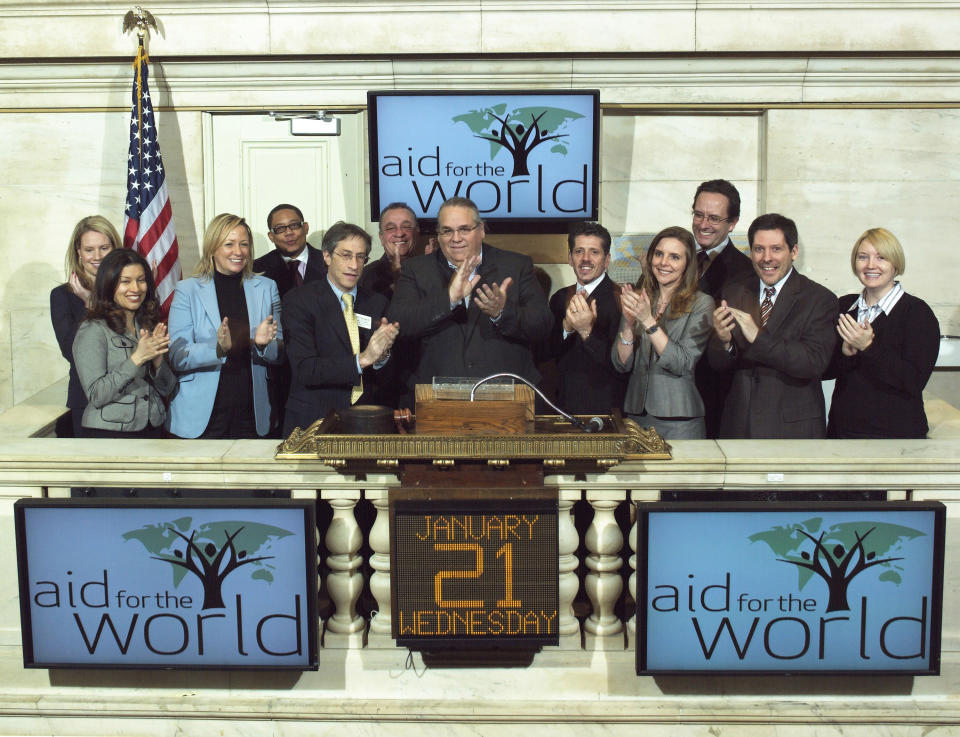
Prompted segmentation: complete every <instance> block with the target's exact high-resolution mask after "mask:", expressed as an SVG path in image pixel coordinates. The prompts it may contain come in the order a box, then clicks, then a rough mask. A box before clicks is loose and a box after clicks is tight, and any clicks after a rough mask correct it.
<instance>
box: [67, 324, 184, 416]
mask: <svg viewBox="0 0 960 737" xmlns="http://www.w3.org/2000/svg"><path fill="white" fill-rule="evenodd" d="M136 347H137V342H136V341H135V340H134V339H133V338H130V337H128V336H126V335H120V334H119V333H115V332H113V330H111V329H110V328H108V327H107V324H106V323H105V322H104V321H103V320H84V321H83V322H82V323H81V324H80V327H79V328H78V329H77V337H76V338H75V339H74V341H73V361H74V363H75V364H76V366H77V375H78V376H79V377H80V385H81V386H82V387H83V391H84V392H85V393H86V395H87V408H86V409H85V410H84V411H83V426H84V427H93V428H98V429H100V430H114V431H118V432H136V431H138V430H143V429H144V428H145V427H146V426H147V423H148V422H149V423H150V424H151V425H153V426H154V427H160V426H161V425H162V424H163V420H164V417H165V416H166V410H165V409H164V406H163V399H162V398H161V396H164V397H167V396H170V394H171V393H173V390H174V389H175V388H176V386H177V378H176V376H174V375H173V372H172V371H171V370H170V367H169V366H167V362H166V360H164V361H163V363H161V364H160V368H159V369H158V370H157V371H154V369H153V365H152V364H151V363H150V362H149V361H148V362H147V363H145V364H143V365H142V366H136V365H135V364H134V363H133V361H131V360H130V355H131V354H132V353H133V352H134V350H135V349H136Z"/></svg>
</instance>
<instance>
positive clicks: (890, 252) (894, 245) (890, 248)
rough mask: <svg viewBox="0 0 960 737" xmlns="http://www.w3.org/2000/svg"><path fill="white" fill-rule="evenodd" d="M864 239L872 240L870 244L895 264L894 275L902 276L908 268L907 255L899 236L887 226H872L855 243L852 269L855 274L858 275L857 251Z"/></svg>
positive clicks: (852, 254)
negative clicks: (904, 252) (898, 238)
mask: <svg viewBox="0 0 960 737" xmlns="http://www.w3.org/2000/svg"><path fill="white" fill-rule="evenodd" d="M864 241H870V245H872V246H873V247H874V248H876V249H877V253H879V254H880V256H882V257H883V258H885V259H886V260H887V261H889V262H890V263H891V264H892V265H893V270H894V272H895V273H894V276H900V275H901V274H902V273H903V272H904V271H906V270H907V257H906V256H904V255H903V246H901V245H900V241H898V240H897V236H895V235H894V234H893V233H891V232H890V231H889V230H887V229H886V228H870V229H869V230H868V231H866V232H865V233H864V234H863V235H861V236H860V237H859V238H857V242H856V243H854V244H853V252H852V253H851V254H850V269H851V270H852V271H853V274H854V276H856V275H857V251H859V250H860V246H861V245H862V244H863V242H864Z"/></svg>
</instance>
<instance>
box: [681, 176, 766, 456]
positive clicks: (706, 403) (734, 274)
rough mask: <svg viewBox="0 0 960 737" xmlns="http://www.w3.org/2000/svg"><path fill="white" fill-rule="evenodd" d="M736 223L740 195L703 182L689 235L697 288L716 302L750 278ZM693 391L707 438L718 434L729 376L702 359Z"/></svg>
mask: <svg viewBox="0 0 960 737" xmlns="http://www.w3.org/2000/svg"><path fill="white" fill-rule="evenodd" d="M739 220H740V192H738V191H737V188H736V187H735V186H733V184H732V183H731V182H728V181H727V180H726V179H711V180H710V181H708V182H703V183H702V184H701V185H700V186H699V187H697V191H696V193H695V194H694V196H693V224H692V225H691V226H690V232H692V233H693V237H694V239H695V240H696V242H697V272H698V274H699V277H700V278H699V281H698V284H697V286H698V287H699V288H700V291H701V292H703V293H704V294H709V295H710V296H711V297H713V301H714V302H715V303H718V302H719V301H720V291H721V290H722V289H723V287H724V285H725V284H727V283H728V282H730V281H733V280H734V279H739V278H746V277H748V276H750V275H751V274H753V267H752V266H751V265H750V259H749V258H747V257H746V256H745V255H744V254H743V253H742V252H741V251H739V250H738V249H737V247H736V246H734V245H733V243H731V241H730V234H731V233H732V232H733V229H734V228H735V227H737V222H739ZM694 381H695V382H696V384H697V391H699V392H700V396H701V397H702V398H703V407H704V411H705V414H704V424H705V425H706V432H707V437H708V438H716V437H717V435H718V433H719V432H720V416H721V415H722V414H723V404H724V402H725V401H726V398H727V393H728V392H729V391H730V375H729V374H726V373H718V372H716V371H712V370H711V369H710V362H709V361H707V359H706V357H702V358H701V359H700V361H699V362H698V363H697V367H696V369H695V371H694Z"/></svg>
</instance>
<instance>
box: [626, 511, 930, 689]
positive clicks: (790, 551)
mask: <svg viewBox="0 0 960 737" xmlns="http://www.w3.org/2000/svg"><path fill="white" fill-rule="evenodd" d="M945 518H946V508H945V507H944V506H943V505H942V504H940V503H938V502H916V503H914V502H886V503H876V502H863V503H856V502H855V503H850V502H824V501H810V502H776V503H760V504H758V503H754V502H728V503H661V504H638V505H637V533H638V535H637V537H638V544H637V560H638V561H639V565H638V570H637V673H638V674H660V673H690V672H711V673H824V672H826V673H850V674H857V675H867V674H871V673H874V674H886V675H891V674H899V675H937V674H939V672H940V626H941V607H942V601H943V545H944V523H945Z"/></svg>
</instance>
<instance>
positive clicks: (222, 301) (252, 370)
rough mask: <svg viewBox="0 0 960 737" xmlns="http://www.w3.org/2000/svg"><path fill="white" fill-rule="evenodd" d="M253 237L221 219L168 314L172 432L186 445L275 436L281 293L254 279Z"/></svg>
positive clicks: (234, 221)
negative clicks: (273, 375) (175, 382)
mask: <svg viewBox="0 0 960 737" xmlns="http://www.w3.org/2000/svg"><path fill="white" fill-rule="evenodd" d="M252 247H253V233H252V232H251V230H250V226H249V225H247V222H246V221H245V220H244V219H243V218H242V217H239V216H238V215H230V214H228V213H225V214H222V215H217V216H216V217H215V218H214V219H213V220H212V221H211V222H210V224H209V225H208V226H207V230H206V232H205V233H204V235H203V252H202V254H201V256H200V262H199V263H198V264H197V268H196V271H195V272H194V276H193V278H191V279H185V280H183V281H181V282H180V283H179V284H177V289H176V292H174V295H173V304H172V305H171V307H170V338H171V343H170V364H171V366H172V367H173V369H174V371H176V372H177V374H178V375H179V378H180V386H179V389H178V390H177V393H176V394H175V395H174V397H173V401H172V402H171V403H170V432H172V433H173V434H174V435H177V436H179V437H181V438H197V437H203V438H255V437H258V436H264V435H266V434H267V433H268V432H269V431H270V425H271V421H272V417H271V414H272V408H271V404H270V394H269V392H268V387H267V364H268V363H278V362H279V360H280V357H281V353H282V343H281V341H282V334H281V332H280V295H279V293H278V292H277V285H276V284H275V283H274V282H273V281H272V280H271V279H267V278H266V277H264V276H260V275H258V274H254V273H253V266H252V264H253V259H252V254H251V249H252Z"/></svg>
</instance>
